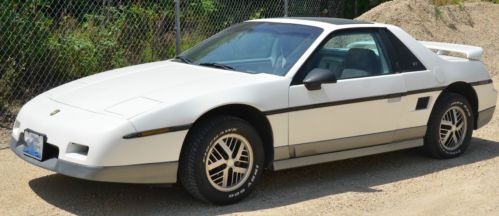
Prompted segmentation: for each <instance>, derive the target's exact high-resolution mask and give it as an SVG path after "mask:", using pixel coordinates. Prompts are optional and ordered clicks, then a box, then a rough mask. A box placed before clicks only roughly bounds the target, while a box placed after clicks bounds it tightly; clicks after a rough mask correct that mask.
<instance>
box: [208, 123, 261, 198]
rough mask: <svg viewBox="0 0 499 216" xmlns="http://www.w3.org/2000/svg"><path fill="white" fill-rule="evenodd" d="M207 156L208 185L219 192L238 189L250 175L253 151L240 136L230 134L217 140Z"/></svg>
mask: <svg viewBox="0 0 499 216" xmlns="http://www.w3.org/2000/svg"><path fill="white" fill-rule="evenodd" d="M207 155H208V156H207V158H206V161H205V170H206V175H207V176H208V181H209V182H210V184H211V185H212V186H213V187H214V188H216V189H217V190H219V191H223V192H227V191H233V190H235V189H237V188H239V187H240V186H241V185H243V184H244V182H246V180H247V179H248V177H249V175H250V173H251V169H252V167H253V149H251V145H250V144H249V142H248V140H246V138H244V137H243V136H241V135H238V134H234V133H231V134H226V135H224V136H222V137H220V138H218V139H217V140H215V143H214V144H213V145H212V146H211V148H210V149H209V150H208V154H207Z"/></svg>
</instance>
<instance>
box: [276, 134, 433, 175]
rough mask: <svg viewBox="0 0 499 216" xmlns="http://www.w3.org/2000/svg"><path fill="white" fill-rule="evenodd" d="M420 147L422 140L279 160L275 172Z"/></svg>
mask: <svg viewBox="0 0 499 216" xmlns="http://www.w3.org/2000/svg"><path fill="white" fill-rule="evenodd" d="M419 146H423V139H422V138H420V139H413V140H406V141H401V142H394V143H388V144H382V145H375V146H370V147H365V148H357V149H351V150H344V151H338V152H332V153H327V154H320V155H314V156H307V157H299V158H292V159H287V160H279V161H274V164H273V170H284V169H290V168H296V167H303V166H309V165H314V164H321V163H326V162H331V161H338V160H345V159H350V158H356V157H362V156H367V155H374V154H380V153H385V152H391V151H397V150H402V149H409V148H415V147H419Z"/></svg>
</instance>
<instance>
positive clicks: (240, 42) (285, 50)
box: [178, 22, 322, 76]
mask: <svg viewBox="0 0 499 216" xmlns="http://www.w3.org/2000/svg"><path fill="white" fill-rule="evenodd" d="M321 33H322V29H321V28H317V27H312V26H305V25H296V24H284V23H268V22H245V23H241V24H238V25H235V26H232V27H230V28H228V29H226V30H224V31H222V32H220V33H218V34H216V35H214V36H212V37H211V38H209V39H207V40H205V41H204V42H202V43H200V44H199V45H197V46H195V47H193V48H191V49H190V50H187V51H186V52H184V53H182V54H181V55H179V56H178V59H180V60H182V61H183V62H185V63H189V64H197V65H201V66H207V67H216V68H221V69H227V70H234V71H241V72H247V73H268V74H275V75H280V76H284V75H286V73H287V72H288V71H289V69H290V68H291V67H292V66H293V65H294V64H295V63H296V61H297V60H298V59H299V58H300V57H301V56H302V55H303V53H304V52H305V51H306V50H307V49H308V48H309V46H310V45H311V44H312V43H313V42H314V41H315V40H316V39H317V37H318V36H319V35H320V34H321Z"/></svg>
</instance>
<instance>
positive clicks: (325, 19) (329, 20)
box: [286, 17, 372, 25]
mask: <svg viewBox="0 0 499 216" xmlns="http://www.w3.org/2000/svg"><path fill="white" fill-rule="evenodd" d="M286 18H288V19H298V20H308V21H316V22H324V23H329V24H334V25H350V24H372V23H370V22H366V21H362V20H352V19H341V18H329V17H286Z"/></svg>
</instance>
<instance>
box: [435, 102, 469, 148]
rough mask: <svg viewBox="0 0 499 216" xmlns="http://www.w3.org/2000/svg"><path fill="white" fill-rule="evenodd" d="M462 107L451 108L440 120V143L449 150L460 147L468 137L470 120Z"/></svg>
mask: <svg viewBox="0 0 499 216" xmlns="http://www.w3.org/2000/svg"><path fill="white" fill-rule="evenodd" d="M467 121H468V120H467V118H466V113H465V111H464V110H463V109H462V108H461V107H457V106H453V107H451V108H449V109H448V110H447V111H446V112H445V114H444V116H443V117H442V120H441V121H440V145H441V146H442V147H443V148H444V149H445V150H447V151H454V150H456V149H458V148H459V147H460V146H461V145H462V144H463V142H464V139H465V138H466V131H467V127H468V122H467Z"/></svg>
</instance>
